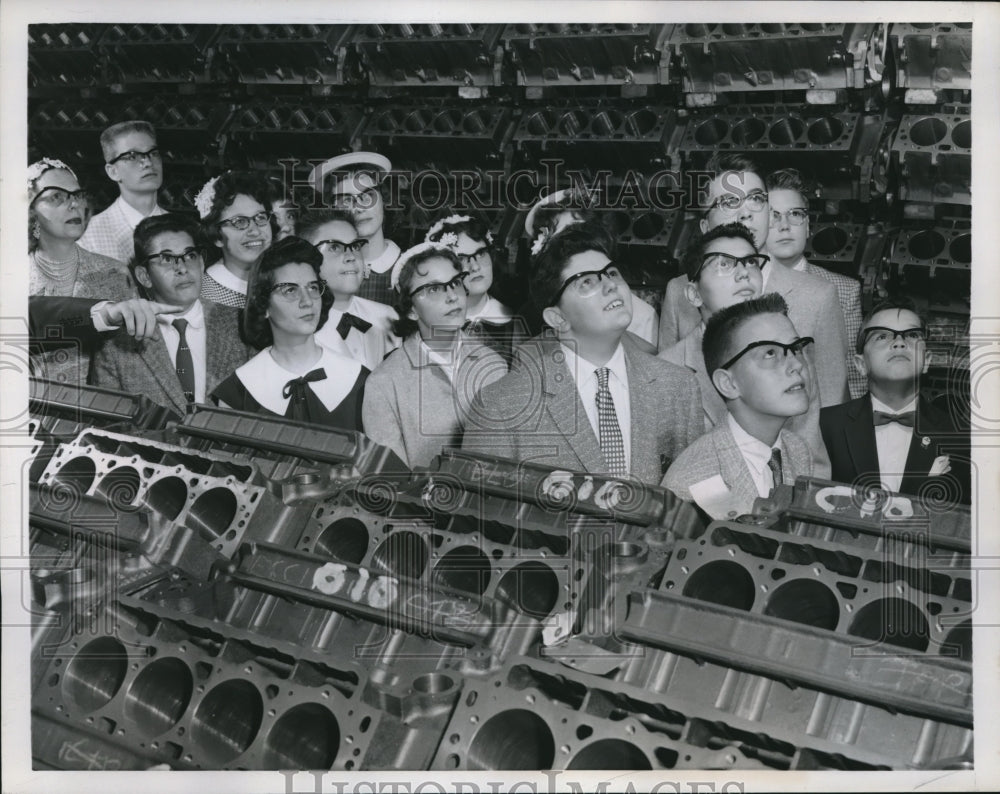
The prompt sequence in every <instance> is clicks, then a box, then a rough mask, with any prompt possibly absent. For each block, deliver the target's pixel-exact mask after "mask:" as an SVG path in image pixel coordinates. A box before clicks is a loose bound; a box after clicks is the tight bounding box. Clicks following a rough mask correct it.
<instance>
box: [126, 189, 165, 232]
mask: <svg viewBox="0 0 1000 794" xmlns="http://www.w3.org/2000/svg"><path fill="white" fill-rule="evenodd" d="M115 203H116V204H117V205H118V209H119V210H121V213H122V217H124V218H125V222H126V223H127V224H128V225H129V226H131V227H132V228H133V229H135V227H136V226H138V225H139V221H141V220H142V219H143V218H149V217H151V216H153V215H162V214H163V213H164V212H165V210H162V209H160V206H159V205H158V204H154V205H153V211H152V212H150V213H149V215H143V214H142V213H141V212H139V210H137V209H136V208H135V207H133V206H132V205H131V204H129V203H128V202H127V201H126V200H125V197H124V196H121V195H119V196H118V200H117V201H116V202H115Z"/></svg>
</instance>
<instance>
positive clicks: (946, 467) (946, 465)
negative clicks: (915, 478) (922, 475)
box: [927, 455, 951, 477]
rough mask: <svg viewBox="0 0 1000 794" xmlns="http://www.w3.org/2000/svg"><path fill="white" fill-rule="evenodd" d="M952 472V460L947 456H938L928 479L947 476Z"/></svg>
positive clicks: (928, 473)
mask: <svg viewBox="0 0 1000 794" xmlns="http://www.w3.org/2000/svg"><path fill="white" fill-rule="evenodd" d="M950 471H951V460H950V459H949V458H948V456H947V455H938V456H937V457H936V458H934V462H933V463H932V464H931V470H930V471H929V472H927V476H928V477H937V476H938V475H939V474H947V473H948V472H950Z"/></svg>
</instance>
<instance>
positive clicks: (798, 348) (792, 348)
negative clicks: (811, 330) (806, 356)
mask: <svg viewBox="0 0 1000 794" xmlns="http://www.w3.org/2000/svg"><path fill="white" fill-rule="evenodd" d="M814 341H815V340H814V339H813V338H812V337H811V336H800V337H799V338H798V339H796V340H795V341H793V342H788V343H787V344H786V343H785V342H774V341H772V340H770V339H760V340H758V341H756V342H751V343H750V344H749V345H747V346H746V347H745V348H743V349H742V350H741V351H740V352H739V353H737V354H736V355H735V356H733V357H732V358H731V359H729V361H727V362H726V363H725V364H723V365H722V366H721V367H719V369H729V368H730V367H731V366H733V364H735V363H736V362H737V361H739V360H740V359H741V358H743V356H745V355H746V354H747V353H749V352H750V351H751V350H755V349H756V348H758V347H768V346H771V347H780V348H781V349H782V351H783V352H784V355H783V356H782V357H781V358H782V360H784V359H786V358H788V354H789V353H791V354H792V355H793V356H795V357H796V358H801V356H802V353H803V352H805V349H806V348H807V347H808V346H809V345H811V344H812V343H813V342H814Z"/></svg>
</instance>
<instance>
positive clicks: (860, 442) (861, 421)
mask: <svg viewBox="0 0 1000 794" xmlns="http://www.w3.org/2000/svg"><path fill="white" fill-rule="evenodd" d="M845 416H846V419H847V421H845V422H844V424H843V433H844V443H845V446H846V447H847V454H848V455H850V456H851V462H852V463H853V464H854V472H855V475H856V476H857V475H861V474H866V473H869V472H871V473H874V474H876V475H879V474H881V470H880V469H879V465H878V448H877V447H876V446H875V420H874V418H873V416H872V398H871V395H870V394H867V393H866V394H865V395H864V396H862V397H859V398H858V399H856V400H851V402H849V403H848V404H847V410H846V411H845Z"/></svg>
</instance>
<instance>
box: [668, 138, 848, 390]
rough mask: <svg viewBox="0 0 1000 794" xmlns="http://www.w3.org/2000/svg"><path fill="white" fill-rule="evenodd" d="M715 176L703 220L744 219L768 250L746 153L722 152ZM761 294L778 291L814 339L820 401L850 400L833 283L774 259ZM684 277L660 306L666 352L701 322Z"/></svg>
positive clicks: (761, 200) (759, 183)
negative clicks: (781, 263) (687, 295)
mask: <svg viewBox="0 0 1000 794" xmlns="http://www.w3.org/2000/svg"><path fill="white" fill-rule="evenodd" d="M705 169H706V171H708V172H709V173H712V174H714V175H715V176H714V177H713V179H712V180H711V182H710V183H709V185H708V195H707V203H706V204H705V206H704V207H703V210H702V212H703V216H702V218H701V221H700V226H701V231H702V232H707V231H708V230H709V229H713V228H715V227H716V226H719V225H721V224H725V223H742V224H743V225H744V226H746V227H747V228H748V229H749V230H750V232H751V234H752V235H753V239H754V245H755V246H756V247H757V250H758V251H762V250H764V247H765V243H766V242H767V239H768V233H769V229H770V221H771V210H770V205H769V203H768V195H767V191H766V188H765V185H764V179H763V177H762V176H761V172H760V170H759V169H758V167H757V165H756V164H755V163H754V162H753V161H752V160H750V159H749V158H747V157H743V156H742V155H734V154H722V155H717V156H716V157H713V158H712V159H711V160H710V161H709V162H708V164H707V165H706V167H705ZM762 275H763V279H764V284H763V292H776V293H778V294H779V295H781V296H782V297H783V298H784V299H785V302H786V303H787V305H788V316H789V319H791V321H792V324H793V325H794V326H795V328H797V329H798V330H799V332H800V333H801V334H803V335H805V336H811V337H813V338H815V340H816V342H815V345H814V349H813V350H812V351H810V355H811V357H812V362H813V365H814V368H815V372H816V379H817V387H818V389H819V397H820V404H821V405H836V404H837V403H840V402H843V401H844V400H845V399H847V360H846V358H845V351H846V350H847V332H846V330H845V327H844V316H843V313H842V312H841V311H840V304H839V302H838V300H837V290H836V289H835V288H834V286H833V285H832V284H830V283H828V282H826V281H824V280H823V279H821V278H818V277H817V276H812V275H810V274H808V273H799V272H797V271H795V270H790V269H788V268H785V267H779V266H777V265H776V264H774V263H769V264H767V265H765V266H764V269H763V271H762ZM686 283H687V278H686V276H683V275H682V276H678V277H677V278H674V279H672V280H671V281H670V282H669V283H668V284H667V290H666V294H665V295H664V299H663V307H662V309H661V310H660V337H659V339H660V344H659V349H660V350H665V349H666V348H668V347H670V346H671V345H673V344H676V342H677V341H679V340H680V339H683V338H684V337H685V336H686V335H687V334H688V333H690V332H691V330H692V329H694V328H695V327H697V326H698V325H699V324H700V323H701V316H700V314H699V312H698V310H697V309H695V308H694V307H693V306H692V305H691V304H690V303H689V302H688V300H687V299H686V297H685V295H684V292H685V289H686V286H685V285H686Z"/></svg>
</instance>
